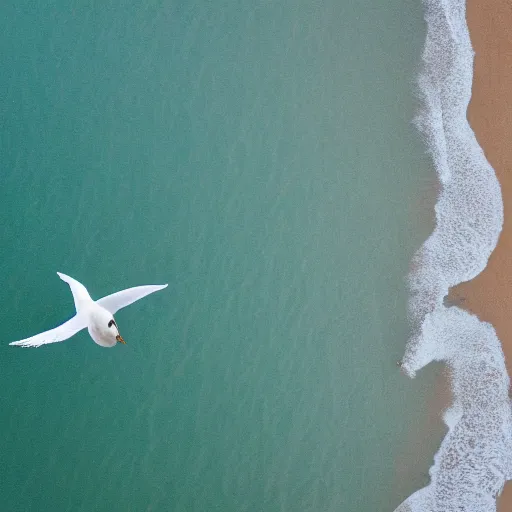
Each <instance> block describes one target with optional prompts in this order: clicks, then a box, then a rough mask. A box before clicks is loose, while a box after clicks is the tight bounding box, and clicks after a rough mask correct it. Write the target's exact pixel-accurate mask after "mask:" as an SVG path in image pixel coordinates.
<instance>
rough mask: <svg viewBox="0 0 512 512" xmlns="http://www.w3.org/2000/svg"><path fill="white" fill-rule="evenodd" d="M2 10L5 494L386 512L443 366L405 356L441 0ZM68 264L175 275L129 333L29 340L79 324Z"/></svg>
mask: <svg viewBox="0 0 512 512" xmlns="http://www.w3.org/2000/svg"><path fill="white" fill-rule="evenodd" d="M3 11H4V16H2V19H1V20H0V25H1V29H2V30H1V31H0V34H1V35H0V42H1V46H2V48H3V52H2V57H0V58H1V61H0V62H1V64H2V70H3V71H2V73H1V75H0V86H1V90H2V91H3V94H2V95H1V97H0V106H1V109H2V110H1V112H2V125H1V128H0V129H1V132H0V147H1V153H2V161H1V164H0V165H1V172H0V214H1V218H2V220H3V222H2V229H1V230H0V246H1V247H2V249H3V250H2V258H1V260H0V264H1V271H2V275H3V286H2V287H1V289H0V299H1V301H2V304H3V321H2V323H1V327H0V335H1V339H2V340H3V343H2V346H1V348H0V351H1V354H2V355H1V357H2V371H1V373H0V386H1V389H2V390H3V393H2V395H1V410H2V415H1V417H0V426H1V430H2V433H3V435H2V437H1V440H0V453H1V454H2V465H1V469H0V481H1V482H2V497H1V500H2V501H3V507H2V509H3V510H9V511H18V510H19V511H22V510H38V511H47V510H48V511H49V510H57V511H61V510H62V511H66V510H69V511H93V510H94V511H117V510H119V511H121V510H122V511H128V510H130V511H168V510H176V511H182V510H183V511H185V510H186V511H204V510H223V511H236V512H238V511H261V510H264V511H298V510H301V511H320V510H322V511H331V510H332V511H334V510H343V511H352V510H353V511H359V512H364V511H370V510H372V511H373V510H392V509H393V508H394V507H395V506H396V505H397V504H398V503H399V502H400V501H401V499H403V498H404V497H405V496H406V495H407V492H409V491H412V490H413V489H415V488H417V487H418V486H419V483H421V482H423V480H422V478H423V479H424V475H423V476H422V475H421V474H420V473H421V471H420V470H418V472H417V473H415V469H411V471H409V472H408V475H407V476H408V478H410V482H406V483H404V482H401V483H400V485H398V484H397V481H396V480H397V474H396V471H397V469H396V466H397V457H398V455H399V454H400V453H401V451H402V450H403V442H404V440H405V439H408V438H410V437H411V431H412V432H414V430H415V429H418V431H419V430H421V419H422V416H421V411H423V409H424V408H425V401H426V396H425V391H424V388H425V382H426V381H425V380H424V378H422V377H421V376H420V377H419V378H418V380H417V381H412V383H411V382H410V381H408V380H407V379H406V378H405V377H404V376H403V375H401V374H400V372H399V371H398V370H397V368H396V366H395V361H396V360H397V359H399V358H400V357H401V355H402V353H403V349H404V345H405V341H406V338H407V334H408V328H407V323H406V290H405V279H404V276H405V274H406V273H407V270H408V264H409V261H410V259H411V256H412V254H413V252H414V251H415V250H416V249H417V248H418V246H419V245H420V243H421V242H422V241H423V239H424V238H425V237H426V235H427V234H428V232H429V230H430V228H431V221H430V220H425V219H424V218H423V217H424V214H425V211H426V208H424V207H423V206H422V205H424V193H426V195H427V196H428V191H429V189H428V182H429V180H430V179H432V178H433V176H432V175H431V174H430V171H429V163H428V161H427V159H426V157H425V156H424V155H423V151H424V150H423V147H422V146H421V143H420V141H419V140H418V137H417V135H416V133H415V132H414V130H413V129H412V127H411V125H410V120H411V118H412V117H413V115H414V101H413V98H412V90H413V87H412V84H413V80H414V76H415V72H416V69H417V63H418V59H419V55H420V52H421V46H422V43H423V37H424V33H423V30H424V27H423V22H422V12H421V5H420V4H419V3H418V5H411V3H410V2H405V1H401V0H392V1H391V2H385V3H382V4H381V5H375V2H370V1H363V2H357V3H352V4H346V3H345V5H339V2H334V1H332V2H331V1H327V2H324V3H323V4H322V5H320V4H319V5H315V4H311V2H301V1H295V2H292V1H284V2H279V3H270V2H257V3H254V2H227V1H224V2H216V3H215V5H213V4H212V5H210V4H204V3H199V2H186V3H182V4H180V3H170V2H168V3H163V2H150V3H148V2H146V3H145V4H144V5H143V6H139V5H137V4H129V3H122V2H102V3H100V2H96V3H85V2H75V3H74V4H72V5H69V4H68V3H59V2H56V1H55V2H40V3H38V4H37V5H36V4H32V3H28V2H26V3H24V2H16V3H11V4H10V5H6V7H5V8H4V9H3ZM425 191H427V192H425ZM428 201H429V200H428V198H427V200H426V202H427V203H428ZM418 204H419V206H418ZM56 271H61V272H65V273H67V274H69V275H71V276H73V277H74V278H76V279H78V280H79V281H81V282H83V283H84V284H85V285H86V286H87V287H88V289H89V291H90V293H91V295H92V296H93V297H96V298H98V297H100V296H103V295H106V294H108V293H111V292H113V291H116V290H118V289H121V288H125V287H129V286H134V285H138V284H149V283H161V282H168V283H169V288H168V289H167V290H165V291H164V292H159V293H158V294H156V295H154V296H151V297H149V298H148V299H145V300H144V301H141V302H140V303H138V304H136V305H134V306H131V307H130V308H129V309H126V310H123V311H121V312H120V313H118V315H117V321H118V324H119V326H120V330H121V333H122V335H123V337H124V338H125V340H126V341H127V345H126V346H119V347H116V348H115V349H113V350H107V349H101V348H100V347H98V346H96V345H94V344H93V343H92V342H91V340H90V339H89V337H88V335H87V333H80V334H79V335H77V336H76V337H74V338H72V339H71V340H68V341H66V342H63V343H59V344H54V345H49V346H46V347H41V348H38V349H19V348H14V347H9V346H8V342H10V341H13V340H17V339H21V338H24V337H27V336H30V335H32V334H35V333H37V332H40V331H42V330H45V329H48V328H51V327H53V326H54V325H56V324H58V323H60V322H61V321H63V320H65V319H66V318H67V317H68V316H70V315H72V313H73V303H72V300H71V295H70V293H69V290H68V288H67V286H66V285H65V284H64V283H62V282H61V281H60V280H59V279H58V277H57V275H56V274H55V272H56ZM422 379H423V380H422ZM421 436H424V437H427V438H428V433H425V432H422V433H421ZM427 444H428V443H427ZM427 452H428V450H427ZM432 453H433V451H432ZM428 457H431V453H430V452H428ZM428 457H427V459H425V468H426V467H428V463H429V462H430V461H429V460H428ZM413 467H416V464H414V466H413ZM399 487H400V491H398V490H397V489H398V488H399Z"/></svg>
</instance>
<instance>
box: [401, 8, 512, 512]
mask: <svg viewBox="0 0 512 512" xmlns="http://www.w3.org/2000/svg"><path fill="white" fill-rule="evenodd" d="M423 4H424V8H425V20H426V23H427V35H426V42H425V48H424V51H423V56H422V60H423V65H422V71H421V73H420V75H419V78H418V86H419V87H418V89H419V94H420V98H421V104H422V108H421V111H420V113H419V115H418V117H417V118H416V120H415V121H416V126H417V127H418V129H419V130H420V132H421V134H422V136H423V137H424V140H425V144H426V146H427V148H428V151H429V152H430V154H431V155H432V159H433V162H434V165H435V168H436V171H437V173H438V177H439V181H440V183H441V190H440V194H439V197H438V201H437V204H436V206H435V215H436V227H435V229H434V232H433V233H432V235H431V236H430V237H429V238H428V240H427V241H426V242H425V243H424V244H423V246H422V247H421V248H420V250H419V251H418V253H417V254H416V256H415V258H414V261H413V270H412V271H411V273H410V275H409V284H410V291H411V296H410V300H409V316H410V319H411V321H412V325H413V332H414V335H413V336H412V338H411V339H410V340H409V342H408V344H407V347H406V351H405V355H404V358H403V368H404V370H405V371H406V373H408V374H409V375H410V376H411V377H414V375H415V374H416V372H417V371H418V370H420V369H421V368H423V367H424V366H425V365H427V364H428V363H430V362H431V361H444V362H445V364H446V365H447V367H448V368H449V370H450V376H451V386H452V394H453V403H452V405H451V407H450V408H449V409H448V410H447V411H446V412H445V414H444V421H445V423H446V425H447V426H448V433H447V435H446V436H445V438H444V439H443V441H442V443H441V446H440V448H439V450H438V452H437V454H436V455H435V457H434V464H433V466H432V467H431V468H430V471H429V474H430V484H429V485H428V486H426V487H424V488H423V489H420V490H419V491H417V492H415V493H414V494H413V495H411V496H410V497H409V498H408V499H407V500H405V501H404V502H403V503H402V504H401V505H400V506H399V507H398V508H397V509H396V511H395V512H451V511H458V512H460V511H467V512H470V511H475V512H487V511H495V510H496V497H497V496H498V495H499V493H500V492H501V490H502V488H503V485H504V483H505V481H506V480H508V479H510V478H512V471H511V468H512V463H511V462H512V461H511V448H512V414H511V407H510V400H509V397H508V388H509V377H508V374H507V371H506V368H505V361H504V356H503V352H502V349H501V345H500V342H499V340H498V338H497V336H496V333H495V331H494V328H493V327H492V326H491V325H490V324H488V323H484V322H481V321H480V320H478V318H476V317H475V316H472V315H470V314H469V313H467V312H465V311H462V310H461V309H459V308H457V307H447V306H445V304H444V303H443V300H444V297H445V296H446V295H447V293H448V290H449V288H450V287H452V286H454V285H456V284H458V283H461V282H463V281H468V280H470V279H472V278H474V277H475V276H476V275H477V274H479V273H480V272H481V271H482V270H483V269H484V268H485V266H486V265H487V261H488V259H489V256H490V254H491V252H492V250H493V249H494V247H495V246H496V244H497V242H498V237H499V234H500V232H501V228H502V225H503V203H502V198H501V190H500V186H499V183H498V181H497V179H496V176H495V173H494V170H493V169H492V167H491V166H490V165H489V163H488V162H487V160H486V159H485V156H484V154H483V151H482V149H481V148H480V146H479V145H478V142H477V140H476V138H475V135H474V133H473V131H472V129H471V127H470V126H469V124H468V122H467V119H466V111H467V106H468V103H469V100H470V97H471V86H472V79H473V57H474V54H473V50H472V47H471V41H470V38H469V32H468V28H467V24H466V12H465V7H466V6H465V2H464V0H444V1H443V0H424V2H423Z"/></svg>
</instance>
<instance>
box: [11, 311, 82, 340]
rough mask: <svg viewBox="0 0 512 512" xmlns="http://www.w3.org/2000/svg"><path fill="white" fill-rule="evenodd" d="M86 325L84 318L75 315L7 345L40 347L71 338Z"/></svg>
mask: <svg viewBox="0 0 512 512" xmlns="http://www.w3.org/2000/svg"><path fill="white" fill-rule="evenodd" d="M85 327H87V323H86V322H85V319H84V318H83V317H82V316H80V315H75V316H74V317H73V318H71V319H69V320H68V321H67V322H64V323H63V324H62V325H59V326H58V327H55V329H50V330H49V331H46V332H42V333H40V334H36V335H35V336H32V337H30V338H26V339H24V340H20V341H13V342H12V343H9V345H17V346H18V347H40V346H41V345H46V344H47V343H56V342H57V341H64V340H67V339H68V338H71V336H73V335H74V334H76V333H77V332H78V331H81V330H82V329H85Z"/></svg>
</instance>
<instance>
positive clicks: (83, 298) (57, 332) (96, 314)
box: [9, 272, 167, 347]
mask: <svg viewBox="0 0 512 512" xmlns="http://www.w3.org/2000/svg"><path fill="white" fill-rule="evenodd" d="M57 274H58V275H59V277H60V278H61V279H62V280H63V281H65V282H66V283H68V284H69V287H70V288H71V293H72V294H73V300H74V301H75V309H76V315H75V316H74V317H73V318H70V319H69V320H68V321H67V322H64V323H63V324H62V325H59V326H58V327H55V329H50V330H49V331H45V332H42V333H40V334H36V335H35V336H32V337H30V338H26V339H24V340H20V341H13V342H12V343H9V345H17V346H18V347H40V346H41V345H46V344H48V343H56V342H57V341H64V340H67V339H68V338H71V336H73V335H75V334H76V333H77V332H78V331H81V330H82V329H85V328H86V327H87V330H88V331H89V334H90V336H91V338H92V339H93V340H94V342H95V343H97V344H98V345H100V346H101V347H114V346H115V345H116V344H117V343H123V344H125V345H126V342H125V341H124V340H123V338H122V337H121V335H120V334H119V329H118V327H117V323H116V321H115V320H114V314H115V313H116V312H117V311H119V310H120V309H121V308H125V307H126V306H129V305H130V304H133V303H134V302H135V301H137V300H139V299H142V297H145V296H146V295H149V294H150V293H154V292H157V291H158V290H162V289H164V288H167V285H166V284H161V285H147V286H136V287H134V288H128V289H126V290H122V291H120V292H116V293H113V294H112V295H107V296H106V297H103V298H102V299H99V300H97V301H94V300H92V299H91V296H90V295H89V292H88V291H87V288H86V287H85V286H84V285H83V284H82V283H79V282H78V281H77V280H76V279H73V278H72V277H69V276H67V275H66V274H61V273H60V272H57Z"/></svg>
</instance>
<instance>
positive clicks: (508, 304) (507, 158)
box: [450, 0, 512, 512]
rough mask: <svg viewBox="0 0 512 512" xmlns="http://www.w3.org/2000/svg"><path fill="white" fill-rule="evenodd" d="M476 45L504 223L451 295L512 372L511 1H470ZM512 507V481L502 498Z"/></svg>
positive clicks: (483, 122) (475, 118)
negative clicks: (492, 339) (482, 324)
mask: <svg viewBox="0 0 512 512" xmlns="http://www.w3.org/2000/svg"><path fill="white" fill-rule="evenodd" d="M467 22H468V26H469V31H470V34H471V42H472V44H473V48H474V50H475V53H476V55H475V64H474V78H473V91H472V97H471V102H470V105H469V109H468V120H469V123H470V124H471V127H472V128H473V130H474V132H475V134H476V137H477V139H478V142H479V144H480V146H481V147H482V149H483V150H484V152H485V155H486V157H487V159H488V161H489V162H490V164H491V165H492V166H493V168H494V170H495V171H496V175H497V177H498V180H499V182H500V184H501V187H502V194H503V203H504V217H505V221H504V225H503V231H502V233H501V236H500V239H499V241H498V245H497V247H496V249H495V250H494V252H493V253H492V255H491V257H490V259H489V263H488V265H487V267H486V269H485V270H484V271H483V272H482V273H481V274H480V275H479V276H477V277H476V278H475V279H473V280H472V281H469V282H467V283H462V284H461V285H459V286H457V287H455V288H454V289H453V290H452V291H451V292H450V300H451V301H453V302H454V303H458V304H459V305H460V306H461V307H463V308H465V309H467V310H469V311H471V312H472V313H474V314H476V315H478V317H479V318H480V319H481V320H484V321H487V322H490V323H492V324H493V325H494V327H495V329H496V332H497V334H498V337H499V339H500V340H501V343H502V346H503V351H504V353H505V359H506V364H507V368H508V371H509V375H512V373H511V371H512V5H511V4H510V0H488V1H486V2H482V1H477V0H468V1H467ZM498 510H499V512H508V511H511V512H512V482H511V483H509V484H507V485H506V487H505V491H504V493H503V494H502V496H501V497H500V499H499V506H498Z"/></svg>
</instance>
